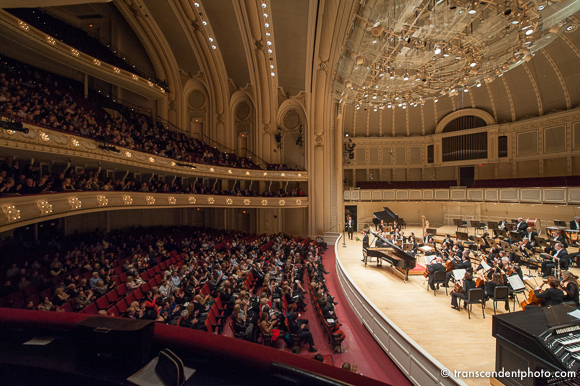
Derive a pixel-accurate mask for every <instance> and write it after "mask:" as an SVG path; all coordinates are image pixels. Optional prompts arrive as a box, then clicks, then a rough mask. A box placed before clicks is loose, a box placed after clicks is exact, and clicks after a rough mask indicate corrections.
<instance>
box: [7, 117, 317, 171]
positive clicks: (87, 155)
mask: <svg viewBox="0 0 580 386" xmlns="http://www.w3.org/2000/svg"><path fill="white" fill-rule="evenodd" d="M23 127H24V131H26V130H28V132H24V131H15V130H9V129H1V128H0V146H2V147H4V148H8V149H12V150H13V151H14V152H15V153H18V154H19V155H21V156H30V157H34V154H35V153H42V154H43V157H46V158H50V157H51V156H55V157H60V158H62V157H63V156H66V157H67V158H71V159H72V158H74V159H77V160H79V161H80V162H82V160H93V161H98V162H101V163H103V164H104V165H110V166H111V167H114V168H124V169H127V170H133V171H139V172H143V171H145V172H151V173H157V174H170V175H176V176H182V177H202V178H212V179H219V178H223V179H230V180H248V181H290V182H300V181H308V173H307V172H305V171H275V170H262V169H240V168H232V167H223V166H215V165H207V164H199V163H183V162H180V161H178V160H174V159H171V158H167V157H161V156H157V155H153V154H148V153H144V152H140V151H135V150H132V149H126V148H123V147H120V146H112V145H108V144H105V143H102V142H98V141H95V140H93V139H91V138H87V137H83V136H80V135H72V134H68V133H64V132H61V131H56V130H51V129H48V128H44V127H39V126H35V125H31V124H28V123H24V124H23Z"/></svg>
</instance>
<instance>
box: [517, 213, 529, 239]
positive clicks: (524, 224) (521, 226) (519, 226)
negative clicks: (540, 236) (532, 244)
mask: <svg viewBox="0 0 580 386" xmlns="http://www.w3.org/2000/svg"><path fill="white" fill-rule="evenodd" d="M527 229H528V223H527V222H525V221H524V219H523V218H521V217H518V224H517V229H516V231H518V232H519V233H520V234H521V235H522V236H524V235H525V233H526V230H527Z"/></svg>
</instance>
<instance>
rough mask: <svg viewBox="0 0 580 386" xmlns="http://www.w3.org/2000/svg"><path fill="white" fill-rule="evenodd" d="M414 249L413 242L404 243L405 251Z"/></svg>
mask: <svg viewBox="0 0 580 386" xmlns="http://www.w3.org/2000/svg"><path fill="white" fill-rule="evenodd" d="M412 250H413V244H409V243H405V244H403V251H405V252H407V251H412Z"/></svg>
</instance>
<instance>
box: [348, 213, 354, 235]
mask: <svg viewBox="0 0 580 386" xmlns="http://www.w3.org/2000/svg"><path fill="white" fill-rule="evenodd" d="M353 229H354V221H352V217H350V215H349V216H348V217H347V218H346V231H347V232H348V238H349V239H350V240H352V234H353Z"/></svg>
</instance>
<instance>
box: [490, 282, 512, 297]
mask: <svg viewBox="0 0 580 386" xmlns="http://www.w3.org/2000/svg"><path fill="white" fill-rule="evenodd" d="M509 295H510V289H509V287H508V286H505V285H502V286H497V287H495V288H494V289H493V298H494V299H495V300H500V299H507V298H508V297H509Z"/></svg>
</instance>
